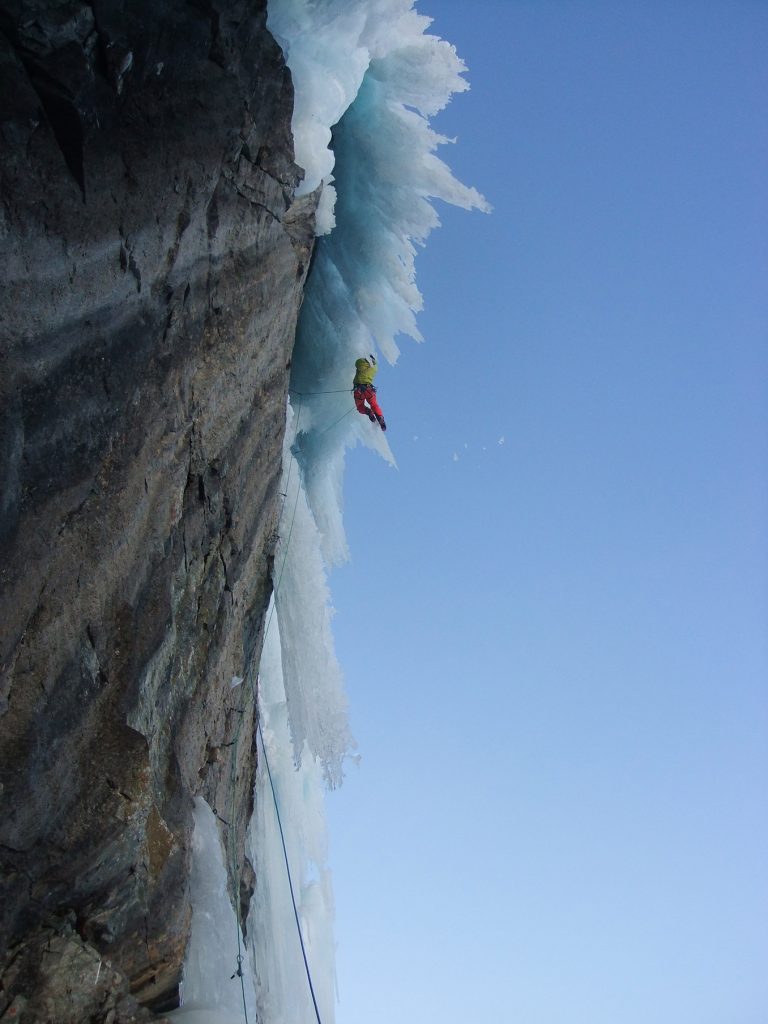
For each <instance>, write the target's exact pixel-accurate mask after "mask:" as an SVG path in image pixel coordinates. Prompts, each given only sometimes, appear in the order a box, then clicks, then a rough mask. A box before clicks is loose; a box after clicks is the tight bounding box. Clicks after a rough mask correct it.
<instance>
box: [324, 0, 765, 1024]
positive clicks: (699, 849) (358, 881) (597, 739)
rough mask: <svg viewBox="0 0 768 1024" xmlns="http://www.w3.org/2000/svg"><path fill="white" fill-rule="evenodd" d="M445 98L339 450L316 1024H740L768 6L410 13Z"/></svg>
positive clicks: (753, 651) (758, 479)
mask: <svg viewBox="0 0 768 1024" xmlns="http://www.w3.org/2000/svg"><path fill="white" fill-rule="evenodd" d="M419 9H420V10H421V11H422V13H425V14H428V15H430V16H432V17H434V18H435V22H434V26H433V31H435V32H436V33H437V34H439V35H441V36H442V37H443V38H446V39H448V40H449V41H450V42H452V43H454V44H455V45H456V47H457V49H458V51H459V53H460V54H461V56H462V57H463V58H464V59H465V60H466V62H467V64H468V67H469V75H468V77H469V80H470V82H471V86H472V88H471V91H470V92H469V93H467V94H465V95H462V96H458V97H456V98H455V99H454V101H453V103H452V104H451V106H450V107H449V109H448V110H447V111H446V112H445V113H444V114H443V115H441V117H440V118H439V119H438V121H437V127H438V128H439V129H440V130H442V131H443V132H444V133H445V134H447V135H450V136H453V135H456V136H457V137H458V142H457V145H456V146H454V147H450V148H447V149H444V150H443V152H442V155H443V157H444V159H447V161H448V162H449V163H450V165H451V167H452V168H453V170H454V171H455V172H456V173H457V175H458V177H459V178H461V180H463V181H465V182H466V183H468V184H471V185H475V186H477V187H478V188H479V189H480V190H481V191H482V192H483V193H484V194H485V195H486V197H487V198H488V199H489V201H490V202H491V203H492V204H493V206H494V212H493V213H492V214H491V215H490V216H484V215H481V214H466V213H463V212H461V211H455V210H453V209H447V208H445V207H441V210H440V214H441V218H442V220H443V227H442V228H441V229H440V230H439V231H437V232H435V233H434V234H433V235H432V237H431V239H430V241H429V244H428V246H427V249H426V250H425V251H424V253H423V254H422V255H421V256H420V257H419V261H418V281H419V285H420V288H421V290H422V292H423V294H424V298H425V311H424V312H423V314H421V316H420V318H419V326H420V329H421V331H422V333H423V334H424V335H425V338H426V343H425V344H424V345H421V346H417V345H415V344H413V343H411V342H410V341H408V340H405V341H404V343H403V346H402V347H403V354H402V356H401V358H400V361H399V363H398V365H397V367H396V368H395V369H393V370H392V369H389V368H387V367H384V368H383V369H382V372H381V374H380V375H379V377H380V380H379V397H380V400H381V403H382V406H383V408H384V411H385V413H386V415H387V420H388V423H389V428H390V429H389V437H390V443H391V444H392V447H393V450H394V451H395V455H396V457H397V460H398V469H397V470H396V471H394V470H392V469H391V468H389V467H387V466H386V465H385V464H384V463H383V462H381V461H380V460H378V459H376V457H375V456H374V455H372V454H371V452H370V451H367V450H365V451H364V450H357V451H354V452H352V453H351V454H350V456H349V458H348V469H347V476H346V485H345V495H346V497H345V522H346V527H347V532H348V537H349V541H350V547H351V550H352V562H351V563H350V565H348V566H346V567H344V568H343V569H341V570H338V571H336V572H335V573H334V574H333V577H332V580H331V588H332V592H333V601H334V605H335V607H336V610H337V614H336V618H335V627H334V629H335V635H336V640H337V651H338V656H339V659H340V661H341V663H342V665H343V667H344V671H345V675H346V679H347V689H348V692H349V697H350V706H351V722H352V728H353V731H354V733H355V735H356V737H357V739H358V742H359V746H360V751H361V753H362V761H361V765H360V767H359V769H355V768H354V767H351V768H350V770H349V773H348V778H347V781H346V782H345V785H344V786H343V788H342V789H341V790H340V791H339V792H337V793H334V794H332V795H331V796H330V797H329V818H330V834H331V866H332V868H333V872H334V885H335V891H336V902H337V940H338V945H339V951H338V971H339V988H340V997H341V1001H340V1005H339V1009H338V1015H337V1020H338V1022H339V1024H384V1022H385V1021H386V1022H387V1024H391V1022H392V1021H393V1020H398V1021H406V1022H413V1024H438V1022H439V1024H459V1022H461V1024H466V1022H467V1021H490V1020H494V1021H509V1022H512V1021H514V1022H516V1024H616V1022H617V1021H621V1024H640V1022H643V1024H647V1022H648V1021H649V1020H652V1021H654V1024H758V1022H760V1024H762V1022H764V1021H765V1020H766V1015H768V979H767V977H766V971H765V964H766V963H768V815H767V814H766V811H767V810H768V808H767V807H766V804H767V803H768V800H767V799H766V768H767V767H768V686H767V683H768V643H767V641H766V622H768V544H767V542H766V529H765V525H766V522H768V451H767V449H766V445H767V443H768V400H767V398H766V380H767V379H768V372H767V371H768V288H766V282H767V281H768V273H766V271H768V189H766V180H768V130H767V129H766V113H768V111H767V110H766V107H767V106H768V103H767V102H766V97H768V65H767V64H766V61H765V53H766V48H767V44H768V7H766V6H765V5H764V4H762V3H739V2H734V3H707V2H697V3H683V2H665V3H650V4H647V3H646V4H642V5H641V4H639V3H637V4H635V3H624V2H616V3H606V4H600V3H587V2H584V3H577V2H572V3H564V2H563V3H547V2H536V3H533V2H531V3H516V2H511V0H510V2H504V3H501V2H496V3H494V2H490V0H480V2H478V3H476V4H472V5H469V4H467V3H464V2H461V3H460V2H458V0H441V2H438V0H435V2H433V3H427V2H423V3H421V4H420V5H419Z"/></svg>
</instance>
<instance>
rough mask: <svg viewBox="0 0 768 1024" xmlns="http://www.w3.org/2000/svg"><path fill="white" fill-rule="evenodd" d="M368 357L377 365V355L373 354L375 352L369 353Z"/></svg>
mask: <svg viewBox="0 0 768 1024" xmlns="http://www.w3.org/2000/svg"><path fill="white" fill-rule="evenodd" d="M368 358H369V359H370V360H371V362H372V363H373V365H374V366H375V365H376V356H375V355H374V354H373V352H369V353H368Z"/></svg>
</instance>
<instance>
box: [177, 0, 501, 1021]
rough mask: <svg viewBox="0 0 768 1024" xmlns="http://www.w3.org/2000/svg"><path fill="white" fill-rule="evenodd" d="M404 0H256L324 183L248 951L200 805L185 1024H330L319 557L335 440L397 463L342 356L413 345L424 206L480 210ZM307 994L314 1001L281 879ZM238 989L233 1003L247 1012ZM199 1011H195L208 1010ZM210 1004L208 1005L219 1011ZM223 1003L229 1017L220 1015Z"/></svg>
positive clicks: (345, 745)
mask: <svg viewBox="0 0 768 1024" xmlns="http://www.w3.org/2000/svg"><path fill="white" fill-rule="evenodd" d="M429 23H430V22H429V19H428V18H426V17H424V16H422V15H420V14H417V13H416V11H415V10H414V9H413V3H412V2H411V0H357V2H350V0H270V3H269V20H268V25H269V28H270V30H271V31H272V33H273V34H274V35H275V37H276V38H277V39H278V41H279V42H280V44H281V46H282V48H283V51H284V52H285V54H286V59H287V62H288V64H289V66H290V68H291V72H292V74H293V78H294V84H295V90H296V105H295V113H294V118H293V131H294V137H295V146H296V160H297V162H298V163H299V164H300V165H301V166H302V167H303V168H304V170H305V180H304V183H303V191H304V192H305V193H307V192H311V191H313V190H314V189H315V188H316V187H317V186H318V185H319V184H320V183H321V182H322V183H323V192H322V199H321V203H320V209H319V213H318V234H319V235H322V236H323V237H321V238H319V239H318V242H317V249H316V255H315V261H314V265H313V269H312V273H311V276H310V279H309V281H308V283H307V288H306V292H305V299H304V304H303V307H302V313H301V318H300V322H299V327H298V333H297V341H296V348H295V352H294V361H293V377H292V382H291V383H292V388H293V389H294V390H293V391H292V394H291V404H290V407H289V409H288V423H287V432H286V444H285V458H284V480H283V484H284V486H283V492H284V493H285V494H286V497H285V499H284V507H283V512H282V516H281V523H280V541H279V545H278V554H277V558H276V570H275V572H276V578H275V580H274V583H275V594H276V596H275V605H274V609H275V614H274V615H272V616H270V625H269V628H268V631H267V636H266V640H265V646H264V652H263V657H262V663H261V671H260V681H259V691H260V693H259V709H260V720H261V731H262V734H263V743H264V747H265V748H266V755H267V758H268V761H269V765H270V768H271V773H272V782H273V784H274V793H275V800H273V795H272V789H271V786H270V781H269V779H268V777H267V773H266V771H265V758H264V753H263V750H262V746H261V741H260V745H259V758H260V767H259V776H258V779H257V783H256V794H255V812H254V816H253V820H252V824H251V829H250V834H249V837H248V848H249V851H250V852H249V856H250V857H251V860H252V863H253V864H254V867H255V870H256V892H255V895H254V899H253V902H252V905H251V910H250V914H249V919H248V928H247V933H248V935H249V936H250V937H251V938H250V940H249V945H248V947H247V948H246V949H245V953H244V956H245V962H244V968H245V972H246V977H245V979H244V982H245V984H244V990H245V999H244V1000H243V993H242V991H241V986H240V983H239V980H237V979H235V980H233V979H231V978H230V975H231V973H232V969H233V964H234V963H235V957H236V955H237V953H236V949H237V938H238V931H237V925H236V921H235V915H234V912H233V910H232V907H231V904H230V902H229V899H228V898H227V895H226V889H225V884H224V866H223V865H224V861H223V853H222V850H221V848H220V842H219V840H218V830H217V827H216V823H215V819H214V818H213V815H212V813H211V812H210V810H209V809H208V808H207V807H206V806H205V805H204V804H203V803H202V802H201V803H200V804H199V805H198V807H197V809H196V815H195V821H196V831H195V846H194V853H195V867H194V874H193V879H192V888H193V907H194V917H193V928H192V940H191V943H190V947H189V952H188V956H187V960H186V964H185V971H184V993H185V1006H184V1007H183V1008H182V1010H180V1011H177V1014H176V1015H175V1016H177V1017H178V1019H180V1020H186V1021H188V1022H189V1024H206V1022H207V1024H211V1022H214V1021H220V1022H225V1021H230V1020H232V1019H239V1020H242V1019H243V1018H244V1015H245V1014H246V1013H247V1016H248V1020H249V1021H256V1020H258V1021H260V1022H261V1024H312V1022H313V1021H316V1019H317V1017H318V1016H320V1017H321V1019H322V1021H323V1024H333V1021H334V1007H335V972H334V936H333V895H332V889H331V883H330V875H329V871H328V866H327V853H326V836H325V818H324V807H323V791H324V786H326V785H329V786H336V785H338V784H339V783H340V782H341V780H342V774H343V763H344V760H345V758H346V757H347V756H348V755H349V754H350V752H351V751H352V750H353V749H354V742H353V739H352V737H351V735H350V733H349V728H348V725H347V716H346V701H345V696H344V688H343V680H342V673H341V670H340V667H339V665H338V663H337V661H336V657H335V654H334V648H333V637H332V633H331V609H330V601H329V591H328V585H327V579H326V570H327V568H330V567H331V566H333V565H334V564H338V563H339V562H341V561H343V560H344V559H345V558H346V557H347V545H346V539H345V536H344V530H343V525H342V477H343V469H344V454H345V451H346V449H347V448H349V447H351V446H354V445H357V444H364V445H367V446H368V447H370V448H373V449H374V450H376V451H377V452H378V453H379V454H380V455H381V456H382V457H383V458H385V459H387V460H388V461H390V462H394V457H393V455H392V452H391V451H390V449H389V445H388V444H387V441H386V439H385V436H384V435H383V434H382V433H381V432H380V431H379V430H378V429H377V430H372V429H371V424H370V423H369V422H368V420H367V419H364V418H363V417H360V416H358V415H353V414H354V406H353V404H352V399H351V395H350V391H349V389H350V377H351V373H350V368H351V367H353V364H354V360H355V359H356V358H357V357H358V356H359V355H365V354H366V353H368V352H371V351H373V352H378V353H380V354H382V355H383V356H384V357H385V358H386V359H388V360H389V361H390V362H392V363H394V362H395V361H396V359H397V355H398V349H397V345H396V341H395V339H396V337H397V335H398V334H406V335H409V336H411V337H412V338H415V339H417V340H419V339H420V335H419V332H418V329H417V326H416V319H415V314H416V313H417V312H418V310H419V309H420V308H421V296H420V294H419V291H418V289H417V287H416V283H415V269H414V259H415V254H416V247H417V246H418V245H423V244H424V242H425V241H426V238H427V236H428V235H429V232H430V231H431V230H432V228H434V227H436V226H438V224H439V220H438V216H437V213H436V211H435V208H434V207H433V205H432V203H431V202H430V200H431V199H432V198H439V199H442V200H444V201H446V202H449V203H452V204H455V205H458V206H461V207H464V208H466V209H471V208H473V207H474V208H479V209H487V204H486V203H485V200H484V199H483V198H482V196H480V195H479V194H478V193H477V192H476V191H475V190H474V189H471V188H467V187H466V186H464V185H462V184H461V183H460V182H458V181H457V180H456V179H455V178H454V177H453V176H452V174H451V172H450V170H449V169H448V167H447V166H446V165H445V164H444V163H443V162H442V161H441V160H440V159H439V158H438V156H437V155H436V151H437V149H438V147H439V146H440V145H441V144H442V143H444V142H446V141H448V140H446V139H444V138H442V137H441V136H440V135H438V134H437V133H435V131H434V130H433V129H432V128H431V127H430V124H429V120H428V119H429V117H430V116H431V115H433V114H435V113H436V112H437V111H439V110H440V109H442V108H443V107H444V106H445V105H446V104H447V103H448V101H449V100H450V98H451V96H452V94H453V93H455V92H461V91H463V90H465V89H466V88H467V83H466V81H465V80H464V79H463V78H462V73H463V72H464V70H465V67H464V64H463V63H462V61H461V60H460V58H459V57H458V56H457V54H456V51H455V50H454V48H453V47H452V46H451V45H450V44H448V43H446V42H444V41H443V40H440V39H438V38H437V37H435V36H432V35H429V34H428V33H427V28H428V26H429ZM275 803H276V804H277V807H278V808H279V813H280V817H281V821H282V827H283V832H284V838H285V847H286V851H287V859H288V863H289V864H290V868H291V876H292V879H293V886H294V898H295V901H296V912H297V916H298V920H299V922H300V926H301V934H302V937H303V942H304V947H305V950H306V956H307V962H308V964H309V968H310V971H311V976H312V980H313V984H314V989H315V997H316V1000H317V1007H318V1012H317V1013H316V1012H315V1007H314V1004H313V1001H312V998H311V995H310V991H309V985H308V982H307V977H306V972H305V968H304V963H303V957H302V949H301V945H300V943H299V937H298V932H297V927H296V920H295V918H294V911H293V906H292V902H291V893H290V890H289V887H288V876H287V872H286V863H285V859H284V855H283V849H282V843H281V837H280V830H279V827H278V822H277V816H276V810H275ZM243 1002H245V1008H244V1006H243ZM203 1007H207V1009H203ZM214 1008H215V1009H214ZM233 1015H234V1016H233Z"/></svg>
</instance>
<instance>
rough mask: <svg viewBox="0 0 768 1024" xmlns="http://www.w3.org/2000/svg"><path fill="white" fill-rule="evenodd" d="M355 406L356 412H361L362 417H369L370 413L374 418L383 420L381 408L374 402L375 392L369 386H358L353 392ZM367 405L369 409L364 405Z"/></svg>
mask: <svg viewBox="0 0 768 1024" xmlns="http://www.w3.org/2000/svg"><path fill="white" fill-rule="evenodd" d="M354 396H355V406H356V407H357V411H358V412H361V413H362V414H363V416H369V415H370V412H371V411H372V412H373V414H374V415H375V416H376V417H379V416H380V417H381V418H382V419H383V418H384V413H383V412H382V411H381V406H380V405H379V403H378V402H377V401H376V390H375V388H373V387H371V385H370V384H369V385H367V386H363V385H358V386H357V387H356V388H355V390H354ZM366 402H367V403H368V405H369V406H370V409H368V407H367V406H366V404H365V403H366Z"/></svg>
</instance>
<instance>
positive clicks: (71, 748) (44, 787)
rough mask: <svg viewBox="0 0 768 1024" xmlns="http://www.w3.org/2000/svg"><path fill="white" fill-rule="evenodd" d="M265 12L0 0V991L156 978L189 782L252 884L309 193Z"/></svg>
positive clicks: (25, 1005) (183, 853)
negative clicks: (263, 681) (250, 856)
mask: <svg viewBox="0 0 768 1024" xmlns="http://www.w3.org/2000/svg"><path fill="white" fill-rule="evenodd" d="M265 21H266V14H265V2H264V0H253V2H245V0H242V2H241V0H231V2H227V0H187V2H181V0H176V2H174V0H129V2H127V3H125V2H121V0H94V2H93V3H91V4H87V3H82V2H80V0H0V30H1V31H0V122H1V123H0V174H1V175H2V179H1V181H0V185H1V188H2V206H1V207H0V266H1V267H2V271H1V272H2V298H1V299H0V318H1V319H0V328H1V330H2V335H1V343H2V352H1V355H2V364H1V366H0V371H1V372H0V480H1V486H2V493H1V495H0V584H1V589H0V623H1V624H2V625H1V626H0V631H1V638H0V639H1V644H2V646H1V647H0V772H1V774H0V785H1V786H2V791H1V792H0V802H1V806H0V863H1V865H2V883H1V884H0V1020H6V1019H9V1020H10V1019H14V1020H16V1019H27V1020H35V1021H47V1020H56V1021H57V1022H58V1024H65V1022H68V1021H73V1022H74V1021H78V1022H83V1021H122V1020H130V1019H136V1020H138V1019H144V1017H145V1016H148V1015H149V1010H147V1009H144V1008H154V1009H155V1010H162V1009H164V1008H167V1007H170V1006H172V1005H174V1004H175V999H176V993H177V986H178V981H179V976H180V968H181V963H182V959H183V954H184V947H185V942H186V937H187V932H188V925H189V907H188V901H187V897H186V893H187V882H188V869H189V839H190V829H191V806H192V800H193V796H194V795H195V794H197V793H200V794H202V795H203V796H204V797H205V799H206V800H207V801H208V802H209V804H210V805H211V806H212V807H213V808H214V809H216V810H217V813H218V814H219V816H220V818H221V819H222V820H223V821H225V822H228V823H230V825H231V824H233V823H234V824H235V825H236V826H237V829H236V835H237V842H238V856H239V858H240V863H239V867H238V876H239V877H240V879H241V880H242V881H241V890H242V891H240V892H238V893H237V894H235V893H233V902H235V903H243V902H245V901H247V898H248V895H249V893H248V888H249V875H250V879H251V880H252V871H250V869H249V865H248V864H247V862H245V861H244V855H243V849H242V839H243V835H244V827H243V826H244V824H245V821H246V820H247V818H248V816H249V814H250V810H251V799H252V783H253V774H254V771H255V749H254V747H253V743H252V740H251V737H252V736H253V724H254V702H253V698H252V689H251V686H249V685H248V683H253V684H254V688H255V678H256V671H257V668H258V659H259V654H260V648H261V640H262V632H263V625H264V615H265V609H266V605H267V602H268V599H269V595H270V592H271V578H270V569H271V560H272V554H273V550H274V543H275V531H276V523H277V514H278V511H279V501H280V495H279V479H280V469H281V445H282V439H283V432H284V424H285V400H286V389H287V386H288V379H287V377H288V366H289V363H290V356H291V350H292V345H293V340H294V332H295V324H296V317H297V312H298V307H299V304H300V301H301V294H302V289H303V283H304V278H305V275H306V269H307V265H308V260H309V257H310V254H311V248H312V237H313V218H314V202H313V200H312V199H311V198H310V199H307V200H302V201H295V202H294V200H293V195H294V189H295V186H296V184H297V182H298V180H299V172H298V169H297V168H296V166H295V165H294V163H293V160H292V152H293V151H292V142H291V136H290V119H291V111H292V102H293V97H292V89H291V83H290V77H289V74H288V72H287V70H286V68H285V65H284V63H283V59H282V55H281V53H280V50H279V48H278V47H277V45H276V44H275V42H274V40H273V39H272V37H271V36H270V35H269V33H268V32H267V30H266V27H265ZM235 675H237V676H245V677H246V685H243V686H240V687H238V688H236V689H231V687H230V682H231V680H232V677H233V676H235ZM241 720H242V724H243V728H242V731H241V733H240V735H241V736H242V737H244V738H245V739H243V740H242V741H241V742H240V743H239V744H238V746H237V752H238V753H237V759H236V764H235V770H234V771H233V770H232V759H231V751H232V747H231V744H232V740H233V738H234V736H235V734H236V731H237V729H238V726H239V725H240V722H241ZM228 744H230V746H228ZM233 811H234V814H233ZM233 819H234V820H233ZM222 828H223V829H224V831H225V833H226V838H227V839H229V835H228V831H227V826H226V825H222ZM143 1007H144V1008H143Z"/></svg>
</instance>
